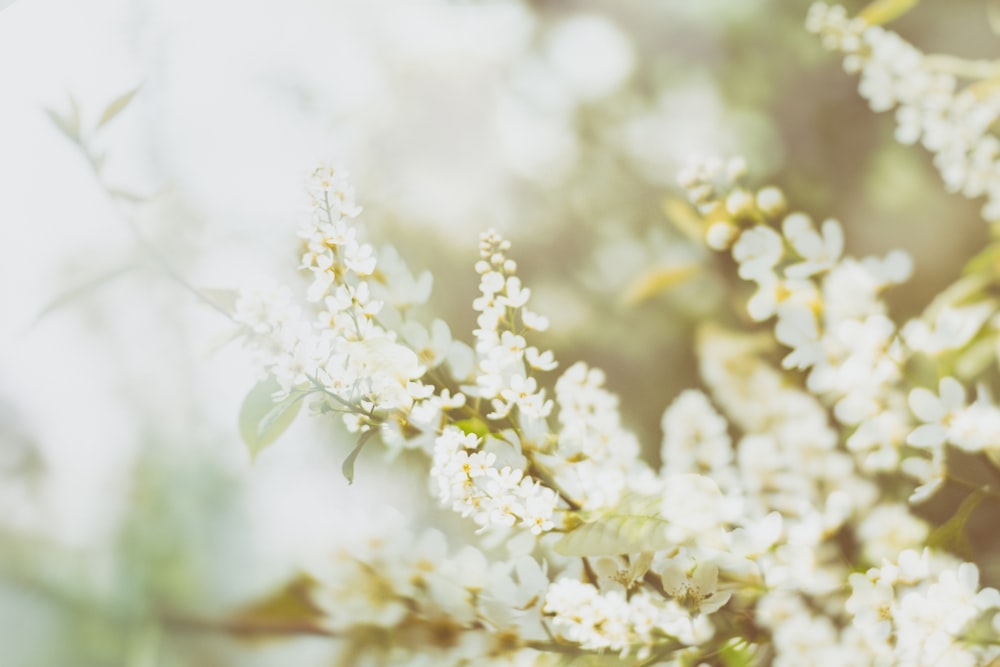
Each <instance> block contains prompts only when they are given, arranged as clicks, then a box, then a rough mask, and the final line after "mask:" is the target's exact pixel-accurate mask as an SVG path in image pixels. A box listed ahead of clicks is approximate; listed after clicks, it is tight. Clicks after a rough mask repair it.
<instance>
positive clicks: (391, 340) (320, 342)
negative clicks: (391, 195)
mask: <svg viewBox="0 0 1000 667" xmlns="http://www.w3.org/2000/svg"><path fill="white" fill-rule="evenodd" d="M347 177H348V174H347V172H346V171H345V170H343V169H341V168H339V167H330V166H321V167H319V168H317V169H316V170H315V171H314V172H313V174H312V177H311V179H310V187H309V193H310V196H311V202H312V213H311V214H310V215H309V216H308V217H307V219H306V220H305V222H304V223H303V225H302V229H301V230H300V232H299V236H300V237H301V238H302V239H303V245H304V248H303V252H302V256H301V264H300V267H299V268H300V269H302V270H304V271H307V272H308V274H309V276H310V278H311V282H310V284H309V286H308V289H307V290H306V295H305V302H306V303H305V304H303V305H304V306H305V310H307V311H309V312H311V313H312V319H310V318H309V317H308V316H307V315H306V314H305V313H304V312H303V310H304V308H303V305H299V304H295V303H293V302H292V298H291V292H290V291H289V290H288V289H287V288H284V287H282V288H275V287H270V286H269V287H266V288H263V289H256V290H244V291H243V292H241V293H240V295H239V297H238V299H237V300H236V305H235V316H234V318H235V320H236V321H237V322H238V323H241V324H243V325H244V326H246V327H247V329H248V337H247V342H248V344H249V345H250V346H251V348H252V349H254V350H255V352H256V353H257V355H258V356H259V358H260V359H259V360H260V363H261V365H262V366H263V367H264V368H265V369H266V370H267V371H268V372H270V373H271V374H272V375H273V376H274V377H275V379H276V380H277V382H278V384H279V386H280V387H281V391H280V393H279V394H278V396H276V398H281V397H287V396H289V395H291V394H293V393H296V392H297V393H300V394H310V395H315V396H316V397H317V398H319V403H318V406H319V407H320V409H322V410H330V411H336V412H342V413H344V423H345V424H346V425H347V427H348V429H349V430H351V431H353V432H364V431H367V430H369V429H371V428H373V427H375V426H381V432H382V434H383V438H384V439H385V440H386V442H387V444H389V445H390V446H391V447H393V448H395V449H398V448H401V447H423V448H424V449H427V450H429V449H430V448H431V446H432V441H431V440H427V439H426V438H424V439H421V438H413V437H410V438H408V437H406V436H405V435H404V431H406V430H407V427H413V428H412V429H410V430H417V431H423V430H430V431H431V433H432V435H433V432H434V431H435V430H436V429H437V428H438V424H439V422H440V420H441V414H442V411H445V410H449V409H454V408H458V407H461V406H462V405H463V404H464V402H465V397H464V396H463V395H462V394H461V393H457V392H456V393H452V392H451V391H450V390H449V389H448V388H441V390H440V391H437V392H436V390H435V387H434V386H433V385H430V384H426V383H424V382H422V381H421V378H423V377H424V375H425V373H427V371H428V370H429V369H432V368H434V367H437V366H439V365H441V364H443V363H445V362H446V361H447V362H448V363H450V364H452V365H453V366H454V367H456V368H462V367H464V366H468V364H469V362H468V361H466V360H465V359H464V357H467V356H468V353H467V352H466V350H467V347H465V346H463V345H462V344H459V343H456V342H454V341H452V339H451V334H450V331H449V329H448V327H447V325H446V324H445V323H443V322H440V321H435V322H434V323H433V324H432V326H431V327H430V329H429V330H428V329H425V328H424V327H422V326H421V325H420V324H419V323H418V322H416V321H413V320H404V318H403V315H402V314H401V313H405V308H406V307H408V306H410V305H413V304H414V303H419V302H420V301H423V300H426V298H427V296H428V295H429V289H430V274H424V275H422V276H421V277H420V278H419V279H414V278H413V277H412V275H411V274H410V273H409V271H408V270H407V268H406V266H405V264H403V263H402V261H401V260H400V259H399V256H398V254H396V253H395V252H393V251H387V252H386V253H384V254H385V255H387V256H388V260H389V261H388V262H386V264H387V267H386V268H385V269H382V270H381V273H376V266H377V264H376V263H377V258H376V255H375V251H374V249H373V247H372V246H371V245H370V244H368V243H365V242H363V241H361V240H360V238H359V234H360V232H359V227H358V226H357V223H356V222H355V221H356V219H357V217H358V215H359V214H360V212H361V208H360V207H359V206H357V204H356V203H355V197H354V188H353V187H352V186H351V185H350V183H349V182H348V180H347ZM387 276H391V277H392V279H393V280H392V282H390V281H389V280H388V279H387ZM387 302H388V303H389V305H388V306H387V305H386V304H387Z"/></svg>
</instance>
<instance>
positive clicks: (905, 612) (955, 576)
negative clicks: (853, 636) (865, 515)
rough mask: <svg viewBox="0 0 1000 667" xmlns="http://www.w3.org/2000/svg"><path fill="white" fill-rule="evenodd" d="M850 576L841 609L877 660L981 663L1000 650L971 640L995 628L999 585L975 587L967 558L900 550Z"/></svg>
mask: <svg viewBox="0 0 1000 667" xmlns="http://www.w3.org/2000/svg"><path fill="white" fill-rule="evenodd" d="M850 584H851V597H850V599H848V601H847V610H848V612H849V613H850V614H851V616H852V622H853V625H854V627H855V628H856V629H857V631H858V632H859V634H860V636H861V638H862V641H863V643H864V646H865V647H866V648H867V649H869V651H870V655H872V656H873V657H874V659H875V660H876V661H877V664H893V665H915V666H917V665H919V666H924V665H928V666H929V665H942V664H948V665H986V664H989V663H991V662H992V661H995V660H996V659H997V658H998V657H1000V646H996V645H995V642H989V641H976V639H977V635H978V637H979V638H980V639H988V638H989V637H990V636H993V637H995V636H996V633H997V632H1000V613H997V612H998V611H1000V592H998V591H997V590H996V589H994V588H982V589H980V588H979V570H978V568H977V567H976V566H975V565H974V564H972V563H957V562H955V560H954V559H952V558H949V557H947V556H943V555H939V554H932V553H931V552H929V551H926V550H925V551H923V552H917V551H904V552H902V553H901V554H899V557H898V559H892V560H885V561H883V563H882V565H881V567H873V568H871V569H869V570H868V571H867V572H865V573H864V574H862V573H860V572H858V573H855V574H852V575H851V577H850ZM991 617H992V627H990V626H989V624H988V623H989V621H990V618H991ZM978 622H983V624H982V626H981V627H980V626H977V623H978Z"/></svg>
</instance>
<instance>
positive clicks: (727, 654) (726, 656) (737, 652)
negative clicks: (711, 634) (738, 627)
mask: <svg viewBox="0 0 1000 667" xmlns="http://www.w3.org/2000/svg"><path fill="white" fill-rule="evenodd" d="M755 655H756V651H754V647H753V645H752V644H750V643H749V642H747V641H746V640H745V639H743V638H742V637H734V638H733V639H730V640H729V641H728V642H726V644H725V645H724V646H723V647H722V648H721V649H720V650H719V658H720V659H721V660H722V664H724V665H725V666H726V667H750V666H751V665H753V664H754V658H755Z"/></svg>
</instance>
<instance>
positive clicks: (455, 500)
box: [431, 426, 559, 535]
mask: <svg viewBox="0 0 1000 667" xmlns="http://www.w3.org/2000/svg"><path fill="white" fill-rule="evenodd" d="M481 444H482V439H481V438H479V437H477V436H476V435H475V434H472V433H468V434H466V433H463V432H462V431H461V430H460V429H459V428H458V427H456V426H447V427H445V429H444V431H443V432H442V433H441V435H439V436H438V437H437V439H436V440H435V444H434V464H433V467H432V468H431V478H432V479H433V480H435V481H436V482H437V497H438V499H439V500H440V501H441V502H442V503H444V504H450V505H451V507H452V509H454V510H455V511H457V512H459V513H460V514H462V516H471V517H472V518H473V520H474V521H475V522H476V523H477V524H479V525H480V526H484V527H486V526H513V525H515V524H520V525H524V526H526V527H529V528H530V530H531V532H532V533H534V534H535V535H538V534H539V533H541V532H543V531H548V530H552V528H553V527H554V524H553V522H552V518H553V514H554V512H555V510H556V507H557V505H558V503H559V497H558V496H557V495H556V493H555V492H554V491H553V490H552V489H550V488H548V487H546V486H544V485H542V484H541V483H540V482H539V481H538V480H535V479H532V478H531V477H529V476H525V474H524V466H525V463H524V461H523V457H518V458H520V459H521V461H519V462H518V463H519V464H520V465H513V466H512V465H504V466H503V467H502V468H498V467H497V454H496V453H495V452H494V451H489V450H486V449H484V448H482V447H481ZM496 449H497V450H498V451H499V452H500V454H501V455H504V454H507V455H508V457H510V454H511V453H512V452H511V450H510V448H509V447H504V446H503V445H502V444H501V445H500V446H499V447H497V448H496ZM510 458H513V457H510Z"/></svg>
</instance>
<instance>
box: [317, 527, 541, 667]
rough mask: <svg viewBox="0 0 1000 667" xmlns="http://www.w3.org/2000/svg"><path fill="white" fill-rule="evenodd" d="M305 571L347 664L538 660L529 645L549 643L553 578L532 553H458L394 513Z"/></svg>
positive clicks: (438, 537) (532, 662) (439, 535)
mask: <svg viewBox="0 0 1000 667" xmlns="http://www.w3.org/2000/svg"><path fill="white" fill-rule="evenodd" d="M307 573H308V575H309V576H310V577H311V578H312V579H313V580H314V582H315V584H314V585H313V587H312V590H313V593H312V596H311V597H312V601H313V603H314V604H315V605H316V606H317V607H318V609H319V611H320V612H321V613H322V619H323V620H322V627H324V628H325V629H327V630H328V631H330V632H331V633H332V634H333V635H334V637H336V638H337V640H338V642H339V643H340V651H341V656H342V657H343V659H345V660H349V664H352V665H372V666H373V667H374V666H375V665H388V664H391V665H407V666H411V667H417V666H427V667H430V666H431V665H445V666H447V665H455V666H458V665H469V664H477V665H478V664H482V665H497V666H499V665H535V664H538V662H537V661H538V657H539V652H538V651H536V650H534V649H532V648H530V644H532V643H534V642H539V641H542V640H545V639H546V634H545V630H544V628H543V626H542V620H541V619H542V616H541V602H540V597H539V595H540V592H541V591H544V590H545V588H546V587H547V586H548V578H547V577H546V574H545V572H544V570H543V568H542V567H541V566H540V565H539V563H538V561H536V560H534V559H533V558H531V557H528V556H522V557H519V558H516V559H513V560H509V561H497V560H490V559H488V558H487V557H486V555H484V554H483V552H481V551H480V550H478V549H476V548H475V547H472V546H465V547H463V548H462V549H460V550H457V551H454V550H452V549H450V548H449V545H448V541H447V539H446V538H445V536H444V534H443V533H441V531H439V530H435V529H428V530H426V531H424V532H423V533H420V534H415V533H414V532H413V531H411V530H410V529H409V528H408V527H407V525H406V522H405V519H404V517H403V516H402V515H399V514H391V515H387V516H385V517H382V518H381V519H380V520H379V521H377V522H376V523H375V524H374V526H373V527H372V528H371V529H370V530H368V531H367V532H366V533H365V534H362V535H356V536H354V537H353V538H352V540H351V543H350V544H345V545H344V546H343V547H342V548H341V550H340V551H338V552H337V553H335V554H334V555H333V556H332V557H330V558H324V559H321V560H317V561H316V562H313V563H311V564H310V565H309V566H308V568H307Z"/></svg>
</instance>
